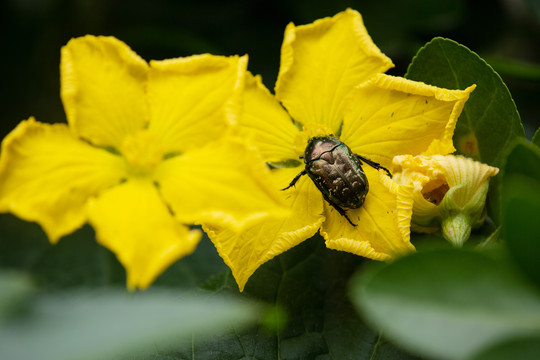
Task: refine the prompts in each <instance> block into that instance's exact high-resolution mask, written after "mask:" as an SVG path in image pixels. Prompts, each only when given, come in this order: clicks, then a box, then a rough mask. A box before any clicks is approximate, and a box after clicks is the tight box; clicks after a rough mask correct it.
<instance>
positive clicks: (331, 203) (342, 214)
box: [325, 198, 357, 226]
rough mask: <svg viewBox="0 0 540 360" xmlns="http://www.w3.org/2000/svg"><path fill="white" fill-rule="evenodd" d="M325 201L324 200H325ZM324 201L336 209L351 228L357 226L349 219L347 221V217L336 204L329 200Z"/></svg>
mask: <svg viewBox="0 0 540 360" xmlns="http://www.w3.org/2000/svg"><path fill="white" fill-rule="evenodd" d="M325 199H326V198H325ZM326 201H328V203H329V204H330V205H331V206H332V207H333V208H334V209H336V211H337V212H338V213H339V214H340V215H341V216H343V217H344V218H345V219H347V221H348V222H349V224H351V225H352V226H357V225H356V224H355V223H353V222H352V221H351V219H349V217H348V216H347V212H346V211H345V210H344V209H343V208H342V207H341V206H339V205H338V204H336V203H334V202H333V201H331V200H329V199H326Z"/></svg>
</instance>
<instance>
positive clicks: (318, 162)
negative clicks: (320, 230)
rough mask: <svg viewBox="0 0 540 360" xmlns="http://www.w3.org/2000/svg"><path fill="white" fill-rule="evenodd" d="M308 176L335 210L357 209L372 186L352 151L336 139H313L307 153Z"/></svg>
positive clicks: (305, 158)
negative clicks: (337, 208)
mask: <svg viewBox="0 0 540 360" xmlns="http://www.w3.org/2000/svg"><path fill="white" fill-rule="evenodd" d="M304 163H305V164H306V172H307V175H308V176H309V177H310V178H311V180H313V182H314V183H315V185H316V186H317V188H318V189H319V190H320V191H321V193H322V194H323V196H324V198H325V199H326V200H327V201H328V202H329V203H330V204H331V205H333V206H334V207H335V206H338V207H340V208H342V209H358V208H359V207H361V206H362V204H363V203H364V200H365V199H366V195H367V193H368V191H369V184H368V180H367V177H366V174H365V173H364V170H363V169H362V162H361V161H360V159H359V158H358V157H357V156H356V155H355V154H354V153H353V152H352V151H351V149H350V148H349V147H348V146H347V145H346V144H344V143H343V142H341V141H339V140H338V139H336V138H333V137H329V136H326V137H316V138H312V139H311V140H310V142H309V144H308V146H307V147H306V150H305V153H304Z"/></svg>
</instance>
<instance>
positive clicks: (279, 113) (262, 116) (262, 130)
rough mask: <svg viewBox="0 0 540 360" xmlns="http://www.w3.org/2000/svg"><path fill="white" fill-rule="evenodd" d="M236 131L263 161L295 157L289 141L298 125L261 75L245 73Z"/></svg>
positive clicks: (293, 138) (292, 139) (296, 156)
mask: <svg viewBox="0 0 540 360" xmlns="http://www.w3.org/2000/svg"><path fill="white" fill-rule="evenodd" d="M239 124H240V134H241V135H243V136H245V137H250V138H251V139H252V141H253V144H256V146H257V148H258V149H259V151H260V152H261V156H262V158H263V161H275V162H279V161H283V160H287V159H297V158H298V154H296V153H295V152H294V150H293V144H294V140H295V137H296V135H297V134H298V133H299V130H298V128H297V127H296V126H295V125H294V124H293V122H292V120H291V118H290V117H289V114H287V112H286V111H285V110H284V109H283V107H281V105H280V104H279V102H278V101H277V100H276V99H275V97H274V96H273V95H272V94H270V92H269V91H268V90H267V89H266V87H265V86H264V85H263V84H262V81H261V77H260V76H256V77H254V76H253V75H251V74H250V73H247V77H246V88H245V93H244V111H243V113H242V117H241V119H240V122H239Z"/></svg>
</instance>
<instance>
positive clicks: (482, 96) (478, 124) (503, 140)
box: [405, 38, 525, 166]
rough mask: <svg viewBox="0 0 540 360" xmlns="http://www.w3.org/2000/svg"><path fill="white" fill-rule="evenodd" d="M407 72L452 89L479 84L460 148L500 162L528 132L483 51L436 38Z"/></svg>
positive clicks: (463, 122) (459, 130)
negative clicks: (511, 145) (482, 53)
mask: <svg viewBox="0 0 540 360" xmlns="http://www.w3.org/2000/svg"><path fill="white" fill-rule="evenodd" d="M405 77H407V78H409V79H412V80H416V81H423V82H425V83H427V84H430V85H435V86H439V87H444V88H449V89H465V88H466V87H468V86H470V85H472V84H476V86H477V87H476V89H475V90H474V91H473V92H472V93H471V96H470V98H469V100H468V101H467V103H466V104H465V107H464V109H463V112H462V114H461V116H460V117H459V120H458V123H457V126H456V131H455V133H454V146H455V147H456V148H457V150H458V152H459V153H461V154H463V155H465V156H468V157H472V158H474V159H475V160H478V161H481V162H484V163H487V164H490V165H492V166H499V165H500V164H501V161H502V159H503V154H504V153H505V149H507V147H508V146H509V144H511V142H512V141H513V140H514V139H515V138H517V137H524V136H525V132H524V130H523V125H522V124H521V120H520V117H519V114H518V112H517V109H516V105H515V104H514V101H513V100H512V96H511V95H510V92H509V91H508V88H507V87H506V85H505V84H504V83H503V81H502V79H501V78H500V76H499V75H498V74H497V73H496V72H495V71H494V70H493V69H492V68H491V66H489V65H488V64H487V63H486V62H485V61H484V60H482V58H480V57H479V56H478V55H477V54H475V53H474V52H472V51H471V50H469V49H467V48H466V47H465V46H463V45H460V44H458V43H456V42H455V41H452V40H449V39H443V38H435V39H433V40H432V41H430V42H429V43H427V44H426V45H425V46H424V47H423V48H422V49H420V50H419V51H418V53H417V54H416V56H415V57H414V59H413V61H412V63H411V64H410V65H409V69H408V71H407V74H406V75H405Z"/></svg>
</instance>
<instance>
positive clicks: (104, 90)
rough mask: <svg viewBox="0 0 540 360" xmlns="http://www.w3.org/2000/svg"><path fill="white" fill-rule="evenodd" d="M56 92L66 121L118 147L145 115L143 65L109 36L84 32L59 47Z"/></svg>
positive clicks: (79, 131) (81, 133) (145, 68)
mask: <svg viewBox="0 0 540 360" xmlns="http://www.w3.org/2000/svg"><path fill="white" fill-rule="evenodd" d="M60 72H61V78H60V82H61V96H62V101H63V103H64V109H65V111H66V115H67V119H68V122H69V126H70V127H71V129H72V130H74V131H75V132H76V133H77V134H78V135H79V136H81V137H83V138H85V139H87V140H89V141H91V142H92V143H94V144H96V145H99V146H113V147H116V148H118V147H119V146H120V144H121V142H122V139H123V138H124V136H125V135H126V134H131V133H133V132H135V131H137V130H140V129H142V128H143V127H144V126H145V125H146V123H147V121H148V107H147V103H146V97H145V92H146V81H147V75H148V65H147V64H146V62H145V61H144V60H143V59H141V58H140V57H139V56H138V55H137V54H135V53H134V52H133V51H132V50H131V49H130V48H129V47H128V46H127V45H126V44H124V43H123V42H122V41H120V40H117V39H116V38H114V37H104V36H99V37H96V36H90V35H87V36H84V37H81V38H76V39H72V40H70V41H69V42H68V43H67V45H66V46H64V47H63V48H62V57H61V62H60Z"/></svg>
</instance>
